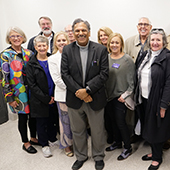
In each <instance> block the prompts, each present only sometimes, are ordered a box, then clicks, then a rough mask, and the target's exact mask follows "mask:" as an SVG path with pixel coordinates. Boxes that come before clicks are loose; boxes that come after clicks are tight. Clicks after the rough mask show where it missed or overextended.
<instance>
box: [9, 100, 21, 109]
mask: <svg viewBox="0 0 170 170" xmlns="http://www.w3.org/2000/svg"><path fill="white" fill-rule="evenodd" d="M9 105H10V106H12V107H13V108H16V107H17V106H19V105H18V103H17V102H16V101H13V102H9Z"/></svg>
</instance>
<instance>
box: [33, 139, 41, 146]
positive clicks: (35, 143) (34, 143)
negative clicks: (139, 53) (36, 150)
mask: <svg viewBox="0 0 170 170" xmlns="http://www.w3.org/2000/svg"><path fill="white" fill-rule="evenodd" d="M30 144H31V145H38V146H41V144H40V143H37V142H33V141H32V140H30Z"/></svg>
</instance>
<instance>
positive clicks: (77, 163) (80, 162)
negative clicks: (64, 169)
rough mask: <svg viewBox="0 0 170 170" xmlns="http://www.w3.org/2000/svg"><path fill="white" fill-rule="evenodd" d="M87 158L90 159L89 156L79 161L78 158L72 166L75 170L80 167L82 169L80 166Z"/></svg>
mask: <svg viewBox="0 0 170 170" xmlns="http://www.w3.org/2000/svg"><path fill="white" fill-rule="evenodd" d="M87 160H88V158H86V159H85V160H84V161H78V160H76V161H75V162H74V164H73V166H72V169H73V170H78V169H80V168H81V167H82V166H83V164H84V162H86V161H87Z"/></svg>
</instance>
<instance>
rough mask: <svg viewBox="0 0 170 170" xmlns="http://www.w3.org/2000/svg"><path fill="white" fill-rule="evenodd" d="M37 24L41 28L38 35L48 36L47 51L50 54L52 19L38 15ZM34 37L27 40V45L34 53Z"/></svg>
mask: <svg viewBox="0 0 170 170" xmlns="http://www.w3.org/2000/svg"><path fill="white" fill-rule="evenodd" d="M38 24H39V26H40V28H41V32H40V33H39V35H44V36H45V37H47V38H48V41H49V48H48V53H50V54H52V47H53V38H54V32H53V31H52V20H51V19H50V18H49V17H40V18H39V20H38ZM35 37H36V36H35ZM35 37H33V38H31V39H30V40H29V42H28V47H27V48H28V49H29V50H31V51H33V52H34V53H35V52H36V50H35V48H34V44H33V41H34V38H35Z"/></svg>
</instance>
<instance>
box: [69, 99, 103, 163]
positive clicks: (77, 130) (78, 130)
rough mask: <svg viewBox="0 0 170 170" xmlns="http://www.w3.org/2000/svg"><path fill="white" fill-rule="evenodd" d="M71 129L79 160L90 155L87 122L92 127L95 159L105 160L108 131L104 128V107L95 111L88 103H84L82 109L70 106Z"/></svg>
mask: <svg viewBox="0 0 170 170" xmlns="http://www.w3.org/2000/svg"><path fill="white" fill-rule="evenodd" d="M68 115H69V118H70V124H71V130H72V133H73V148H74V153H75V155H76V158H77V160H79V161H83V160H85V159H86V158H87V157H88V146H87V144H88V143H87V122H88V123H89V126H90V129H91V147H92V157H93V159H94V161H99V160H103V158H104V156H105V154H104V149H105V144H106V132H105V128H104V109H102V110H99V111H94V110H92V109H91V107H90V105H89V104H88V103H85V102H84V103H83V104H82V106H81V108H80V109H72V108H68Z"/></svg>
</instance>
